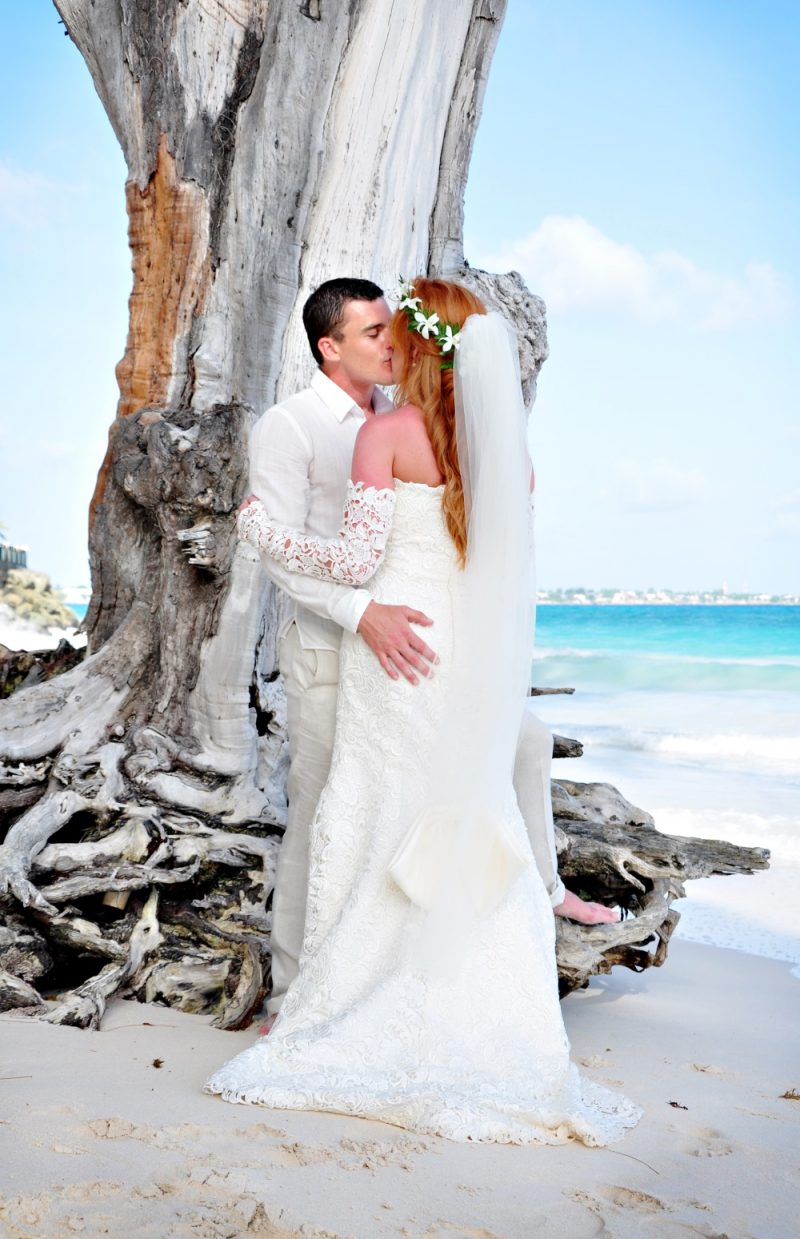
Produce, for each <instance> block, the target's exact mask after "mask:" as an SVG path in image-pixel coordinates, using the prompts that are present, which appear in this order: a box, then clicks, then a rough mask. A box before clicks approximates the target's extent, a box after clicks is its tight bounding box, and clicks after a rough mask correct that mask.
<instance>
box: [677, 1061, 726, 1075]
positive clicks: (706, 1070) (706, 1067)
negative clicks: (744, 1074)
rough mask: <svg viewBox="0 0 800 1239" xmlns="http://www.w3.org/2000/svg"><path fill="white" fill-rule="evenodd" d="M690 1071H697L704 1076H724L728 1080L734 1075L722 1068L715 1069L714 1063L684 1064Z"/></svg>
mask: <svg viewBox="0 0 800 1239" xmlns="http://www.w3.org/2000/svg"><path fill="white" fill-rule="evenodd" d="M684 1066H686V1067H688V1068H689V1070H690V1071H697V1072H699V1073H700V1075H704V1076H725V1077H728V1078H730V1077H731V1076H732V1075H734V1072H733V1071H726V1070H725V1068H724V1067H717V1066H716V1064H715V1063H685V1064H684Z"/></svg>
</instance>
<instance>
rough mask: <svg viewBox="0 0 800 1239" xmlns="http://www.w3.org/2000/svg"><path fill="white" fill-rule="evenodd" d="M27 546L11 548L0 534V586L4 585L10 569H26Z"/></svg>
mask: <svg viewBox="0 0 800 1239" xmlns="http://www.w3.org/2000/svg"><path fill="white" fill-rule="evenodd" d="M27 566H28V548H27V546H12V545H11V543H10V542H6V540H5V538H4V537H3V535H2V534H1V533H0V585H5V583H6V580H7V578H8V574H9V572H11V570H12V568H27Z"/></svg>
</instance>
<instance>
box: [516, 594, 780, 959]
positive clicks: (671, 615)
mask: <svg viewBox="0 0 800 1239" xmlns="http://www.w3.org/2000/svg"><path fill="white" fill-rule="evenodd" d="M532 679H533V683H534V684H536V685H538V686H541V687H571V688H574V689H575V693H574V695H572V696H569V697H567V696H553V697H538V698H535V699H534V701H533V702H532V708H533V710H534V712H535V713H537V714H538V715H539V716H540V717H541V718H543V719H544V720H545V722H547V723H548V724H549V725H550V726H551V727H552V728H553V730H554V731H557V732H560V733H561V734H564V735H568V736H572V737H574V738H576V739H579V740H581V741H583V744H584V750H585V751H584V756H583V757H582V758H578V759H569V760H562V761H558V762H556V763H555V767H554V777H556V778H558V777H564V778H569V779H574V780H577V781H579V782H608V783H613V784H614V785H615V786H616V787H618V788H619V790H620V791H621V792H622V793H623V795H625V796H626V797H627V798H628V799H629V800H631V801H633V803H634V804H636V805H638V806H640V807H641V808H643V809H646V810H647V811H648V812H650V813H652V814H653V816H654V818H655V824H656V826H657V827H658V829H659V830H662V831H664V832H665V833H667V834H681V835H699V836H701V837H704V838H718V839H728V840H730V841H731V842H733V843H741V844H744V845H747V846H752V847H767V848H770V849H771V852H772V863H771V868H770V869H769V870H768V871H767V872H765V873H756V874H754V875H753V876H750V877H748V876H736V877H724V878H723V877H716V878H709V879H704V880H702V881H697V882H690V883H689V884H688V887H687V895H688V898H687V899H686V900H685V901H682V902H681V903H680V904H679V905H678V906H679V907H680V910H681V913H682V919H681V924H680V927H679V929H678V934H679V936H683V937H685V938H688V939H691V940H694V941H698V942H705V943H710V944H712V945H717V946H723V947H731V948H733V949H738V950H743V951H748V952H750V953H752V954H759V955H767V956H770V957H772V958H775V959H782V960H786V961H788V962H790V963H791V964H792V965H794V970H795V972H796V973H797V975H800V607H798V606H774V605H773V606H770V605H764V606H758V605H737V606H734V605H731V606H727V605H716V606H677V605H675V606H575V605H573V606H560V605H540V606H539V608H538V611H537V618H536V653H535V657H534V664H533V675H532Z"/></svg>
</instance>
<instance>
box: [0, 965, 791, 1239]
mask: <svg viewBox="0 0 800 1239" xmlns="http://www.w3.org/2000/svg"><path fill="white" fill-rule="evenodd" d="M796 986H797V982H796V980H794V979H792V978H791V977H790V975H789V970H788V967H787V966H785V965H782V964H779V963H776V962H774V961H771V960H767V959H763V958H758V957H754V956H749V955H745V954H743V953H741V952H738V951H725V950H721V949H719V948H717V947H711V946H699V945H696V944H694V943H687V942H684V941H680V940H679V941H675V940H673V943H672V944H671V947H670V953H669V957H668V959H667V962H666V964H665V965H664V967H663V968H661V969H651V970H649V971H648V972H646V973H642V974H634V973H631V972H627V971H626V970H624V969H615V970H614V972H613V973H612V974H611V976H609V977H603V978H594V979H593V981H592V983H591V985H590V986H589V988H588V989H587V990H585V991H581V992H579V993H577V994H573V995H571V996H570V997H569V998H568V999H566V1000H565V1001H564V1003H563V1006H562V1009H563V1012H564V1017H565V1022H566V1025H567V1031H568V1033H569V1036H570V1040H571V1042H572V1050H573V1059H574V1061H575V1062H576V1063H577V1064H578V1065H579V1066H580V1068H581V1070H582V1071H584V1072H585V1073H586V1074H587V1076H589V1077H590V1078H592V1079H595V1080H597V1081H599V1082H601V1083H604V1084H607V1085H609V1086H611V1087H613V1088H619V1089H620V1090H621V1091H623V1092H625V1093H626V1094H627V1095H628V1096H629V1097H631V1098H633V1100H635V1101H636V1102H638V1103H639V1104H640V1105H641V1106H642V1107H643V1109H644V1117H643V1119H642V1121H641V1122H640V1124H639V1126H638V1127H637V1128H636V1129H634V1131H632V1132H631V1133H629V1134H628V1136H627V1137H626V1138H625V1139H624V1140H623V1141H621V1142H620V1143H619V1144H616V1145H613V1146H611V1147H610V1148H608V1149H587V1148H584V1147H583V1146H580V1145H575V1144H570V1145H564V1146H559V1147H555V1148H553V1147H541V1146H527V1147H519V1146H504V1145H488V1144H480V1145H478V1144H470V1145H460V1144H456V1143H453V1142H451V1141H447V1140H441V1139H436V1138H432V1137H427V1136H417V1135H415V1134H414V1133H410V1132H407V1131H404V1130H402V1129H400V1128H394V1127H390V1126H388V1125H385V1124H381V1123H375V1122H371V1121H367V1120H359V1119H353V1118H346V1117H340V1116H337V1115H330V1114H319V1113H314V1112H295V1111H277V1110H267V1109H262V1108H260V1107H255V1106H254V1107H250V1106H233V1105H228V1104H226V1103H224V1102H222V1101H220V1100H219V1099H216V1098H211V1097H208V1096H206V1095H204V1094H203V1093H202V1092H201V1087H202V1083H203V1081H204V1080H205V1078H206V1077H207V1075H208V1074H209V1073H210V1072H211V1071H212V1070H214V1069H215V1068H216V1067H217V1066H219V1065H220V1064H221V1062H222V1061H224V1060H225V1059H227V1058H229V1057H231V1056H233V1054H235V1053H237V1052H238V1051H239V1050H241V1049H243V1048H244V1047H245V1046H247V1045H248V1044H250V1043H251V1041H252V1040H253V1038H254V1035H255V1030H254V1029H250V1030H246V1031H244V1032H240V1033H223V1032H220V1031H219V1030H216V1029H213V1028H211V1027H210V1025H209V1020H208V1017H205V1016H190V1015H185V1014H183V1013H181V1012H176V1011H171V1010H169V1009H167V1008H163V1007H153V1006H144V1005H140V1004H138V1003H133V1002H123V1001H121V1000H116V1001H114V1002H113V1003H112V1004H111V1005H110V1007H109V1011H108V1013H107V1015H106V1018H105V1021H104V1027H103V1030H102V1031H101V1032H99V1033H86V1032H80V1031H78V1030H76V1029H72V1028H56V1027H52V1026H50V1025H47V1024H42V1023H37V1022H31V1021H29V1020H26V1019H24V1018H23V1017H21V1016H19V1015H14V1014H13V1013H7V1014H5V1015H3V1016H0V1023H2V1026H3V1036H2V1038H1V1039H0V1044H1V1045H2V1048H3V1063H2V1068H0V1075H2V1077H3V1080H2V1081H1V1082H0V1088H3V1089H5V1090H6V1091H5V1094H4V1100H5V1103H6V1104H5V1106H4V1121H3V1123H2V1124H1V1125H0V1141H2V1142H3V1144H4V1146H5V1148H4V1152H3V1156H2V1159H1V1160H0V1185H1V1186H0V1190H1V1191H2V1207H0V1233H4V1234H5V1233H7V1234H9V1235H10V1236H11V1235H13V1236H14V1239H22V1237H23V1236H24V1239H62V1236H64V1235H67V1234H71V1233H83V1234H86V1235H91V1236H95V1235H110V1236H116V1235H119V1236H124V1235H127V1234H129V1233H134V1232H135V1233H136V1234H137V1237H138V1239H164V1236H166V1235H169V1236H170V1239H183V1237H184V1236H185V1237H186V1239H189V1236H192V1237H193V1239H197V1237H198V1236H199V1237H200V1239H212V1237H213V1239H217V1237H221V1236H228V1237H231V1239H232V1237H234V1236H239V1235H242V1236H245V1235H250V1236H260V1237H261V1239H267V1237H270V1239H299V1237H300V1236H301V1235H302V1236H304V1237H305V1239H308V1237H309V1236H311V1237H312V1239H314V1237H316V1239H323V1237H324V1239H384V1237H389V1236H392V1237H394V1236H400V1235H402V1236H406V1237H407V1239H408V1237H410V1239H416V1237H417V1236H419V1237H420V1239H423V1237H424V1239H530V1236H531V1235H532V1234H536V1233H543V1234H547V1236H548V1239H589V1237H590V1236H595V1235H598V1234H601V1233H603V1234H609V1235H612V1234H613V1235H614V1236H615V1239H647V1237H649V1236H653V1239H655V1237H656V1236H659V1239H667V1237H668V1239H678V1236H684V1235H705V1236H720V1235H721V1234H726V1235H729V1236H731V1237H733V1236H736V1239H788V1236H789V1235H791V1234H792V1233H793V1232H794V1224H795V1221H796V1218H795V1210H794V1207H793V1204H792V1201H791V1199H790V1196H789V1193H788V1192H787V1191H786V1189H785V1184H786V1182H787V1177H788V1176H789V1175H791V1174H792V1172H793V1171H794V1170H795V1161H796V1157H795V1150H796V1146H797V1126H798V1120H800V1103H798V1102H797V1101H792V1100H788V1099H783V1098H781V1094H782V1093H783V1092H786V1091H788V1090H790V1089H797V1088H799V1087H800V1078H798V1064H797V1060H796V1054H795V1052H794V1050H793V1048H792V1046H793V1031H792V1029H793V1015H794V1013H795V1012H796V994H797V990H796ZM65 1064H68V1065H69V1066H68V1069H67V1070H65ZM20 1077H21V1078H20ZM3 1223H4V1224H5V1226H6V1227H7V1228H8V1229H7V1230H6V1231H3V1230H2V1224H3Z"/></svg>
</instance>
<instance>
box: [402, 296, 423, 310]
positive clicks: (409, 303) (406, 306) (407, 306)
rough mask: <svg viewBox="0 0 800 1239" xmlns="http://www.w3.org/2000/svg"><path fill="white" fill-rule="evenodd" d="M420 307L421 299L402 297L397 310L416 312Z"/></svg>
mask: <svg viewBox="0 0 800 1239" xmlns="http://www.w3.org/2000/svg"><path fill="white" fill-rule="evenodd" d="M421 305H422V298H421V297H404V298H403V300H402V301H401V302H400V305H399V306H398V309H400V310H418V309H419V307H420V306H421Z"/></svg>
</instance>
